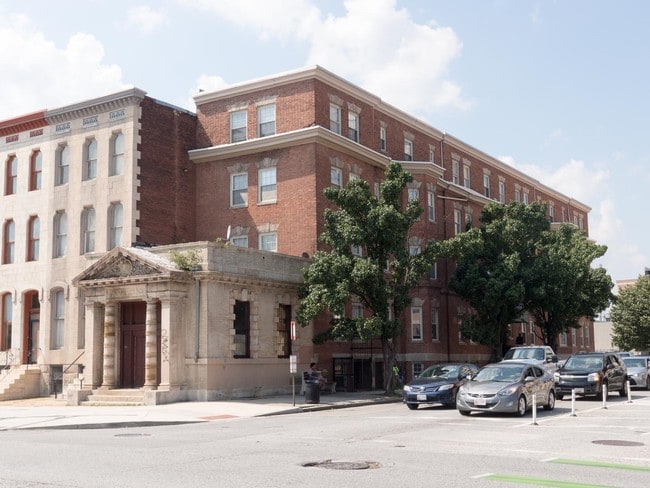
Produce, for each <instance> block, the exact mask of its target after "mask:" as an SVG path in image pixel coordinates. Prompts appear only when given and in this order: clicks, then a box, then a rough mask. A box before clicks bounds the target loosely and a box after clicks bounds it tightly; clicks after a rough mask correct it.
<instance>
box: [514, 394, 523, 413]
mask: <svg viewBox="0 0 650 488" xmlns="http://www.w3.org/2000/svg"><path fill="white" fill-rule="evenodd" d="M515 415H516V416H517V417H523V416H524V415H526V397H525V396H523V395H520V396H519V400H517V411H516V412H515Z"/></svg>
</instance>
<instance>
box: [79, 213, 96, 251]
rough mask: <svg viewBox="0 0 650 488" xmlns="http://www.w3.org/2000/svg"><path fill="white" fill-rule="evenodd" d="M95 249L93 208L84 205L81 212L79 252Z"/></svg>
mask: <svg viewBox="0 0 650 488" xmlns="http://www.w3.org/2000/svg"><path fill="white" fill-rule="evenodd" d="M94 251H95V209H94V208H92V207H86V208H84V209H83V212H81V254H86V253H88V252H94Z"/></svg>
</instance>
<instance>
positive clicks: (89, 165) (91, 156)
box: [83, 139, 97, 180]
mask: <svg viewBox="0 0 650 488" xmlns="http://www.w3.org/2000/svg"><path fill="white" fill-rule="evenodd" d="M95 178H97V141H96V140H95V139H88V140H87V141H86V143H85V144H84V165H83V179H84V180H94V179H95Z"/></svg>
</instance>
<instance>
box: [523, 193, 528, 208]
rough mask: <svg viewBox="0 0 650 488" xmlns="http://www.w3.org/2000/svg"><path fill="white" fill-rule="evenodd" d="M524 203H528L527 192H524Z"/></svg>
mask: <svg viewBox="0 0 650 488" xmlns="http://www.w3.org/2000/svg"><path fill="white" fill-rule="evenodd" d="M524 205H528V193H526V192H524Z"/></svg>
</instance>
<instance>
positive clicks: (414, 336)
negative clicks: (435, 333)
mask: <svg viewBox="0 0 650 488" xmlns="http://www.w3.org/2000/svg"><path fill="white" fill-rule="evenodd" d="M423 340H424V334H423V331H422V307H420V306H414V307H411V341H413V342H422V341H423Z"/></svg>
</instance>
